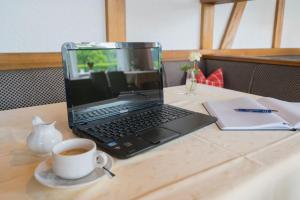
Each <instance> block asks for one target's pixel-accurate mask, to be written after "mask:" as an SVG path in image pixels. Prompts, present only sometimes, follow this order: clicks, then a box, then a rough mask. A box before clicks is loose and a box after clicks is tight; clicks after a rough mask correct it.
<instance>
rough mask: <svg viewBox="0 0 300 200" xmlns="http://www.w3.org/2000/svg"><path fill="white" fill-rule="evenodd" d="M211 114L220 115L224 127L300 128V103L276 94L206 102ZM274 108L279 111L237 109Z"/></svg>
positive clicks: (229, 128)
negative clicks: (243, 110) (287, 100)
mask: <svg viewBox="0 0 300 200" xmlns="http://www.w3.org/2000/svg"><path fill="white" fill-rule="evenodd" d="M203 105H204V107H205V108H206V110H207V111H208V112H209V113H210V115H212V116H214V117H217V118H218V121H217V125H218V126H219V127H220V129H222V130H276V129H278V130H295V129H300V103H294V102H286V101H281V100H278V99H274V98H267V97H263V98H259V99H257V100H255V99H251V98H247V97H242V98H235V99H231V100H226V101H211V102H205V103H204V104H203ZM237 108H249V109H272V110H278V112H272V113H254V112H237V111H235V110H234V109H237Z"/></svg>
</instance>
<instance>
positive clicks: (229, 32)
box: [220, 1, 247, 49]
mask: <svg viewBox="0 0 300 200" xmlns="http://www.w3.org/2000/svg"><path fill="white" fill-rule="evenodd" d="M246 5H247V1H241V2H236V3H234V6H233V8H232V11H231V14H230V17H229V20H228V23H227V26H226V29H225V32H224V35H223V38H222V40H221V44H220V49H230V48H231V46H232V44H233V41H234V38H235V35H236V32H237V30H238V27H239V25H240V21H241V18H242V15H243V13H244V10H245V7H246Z"/></svg>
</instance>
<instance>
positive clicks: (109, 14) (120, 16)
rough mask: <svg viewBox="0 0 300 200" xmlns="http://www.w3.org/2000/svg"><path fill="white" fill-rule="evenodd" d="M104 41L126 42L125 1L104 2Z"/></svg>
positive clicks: (109, 0) (110, 0)
mask: <svg viewBox="0 0 300 200" xmlns="http://www.w3.org/2000/svg"><path fill="white" fill-rule="evenodd" d="M105 17H106V41H108V42H125V41H126V8H125V0H105Z"/></svg>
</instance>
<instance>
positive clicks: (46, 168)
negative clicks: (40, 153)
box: [34, 155, 112, 189]
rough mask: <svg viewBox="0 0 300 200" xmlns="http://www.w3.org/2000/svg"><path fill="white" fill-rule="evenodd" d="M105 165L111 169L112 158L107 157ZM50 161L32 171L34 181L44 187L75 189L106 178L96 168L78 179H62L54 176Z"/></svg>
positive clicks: (101, 170)
mask: <svg viewBox="0 0 300 200" xmlns="http://www.w3.org/2000/svg"><path fill="white" fill-rule="evenodd" d="M107 158H108V160H107V163H106V165H105V167H106V168H107V169H109V170H110V169H111V167H112V158H111V157H110V156H109V155H107ZM51 160H52V159H51V158H49V159H47V160H45V161H43V162H41V163H40V164H39V165H38V166H37V167H36V169H35V171H34V177H35V179H36V180H37V181H38V182H39V183H41V184H42V185H44V186H47V187H51V188H63V189H66V188H75V187H81V186H85V185H88V184H92V183H94V182H96V181H98V180H99V179H100V178H101V177H102V176H106V174H105V173H104V170H103V169H102V168H96V169H95V170H94V171H92V172H91V173H90V174H89V175H87V176H85V177H82V178H79V179H70V180H69V179H63V178H60V177H59V176H56V175H55V174H54V172H53V170H52V161H51Z"/></svg>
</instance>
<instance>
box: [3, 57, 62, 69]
mask: <svg viewBox="0 0 300 200" xmlns="http://www.w3.org/2000/svg"><path fill="white" fill-rule="evenodd" d="M61 66H62V58H61V54H60V53H1V54H0V70H15V69H31V68H46V67H61Z"/></svg>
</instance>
